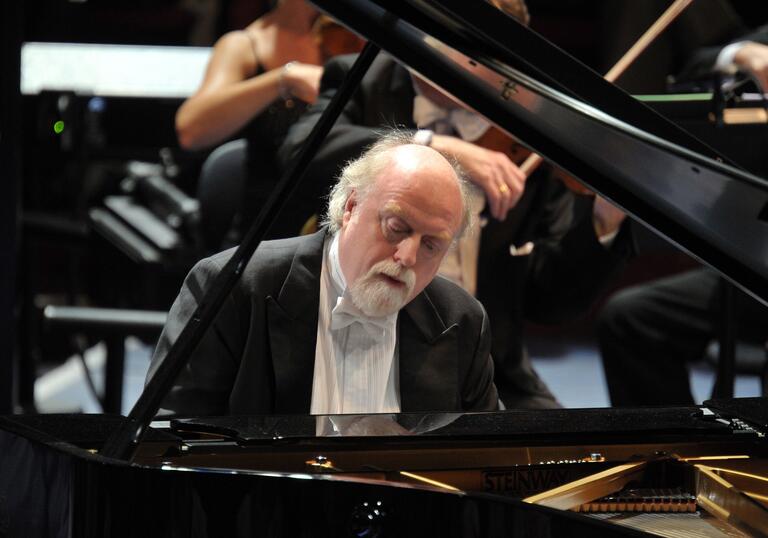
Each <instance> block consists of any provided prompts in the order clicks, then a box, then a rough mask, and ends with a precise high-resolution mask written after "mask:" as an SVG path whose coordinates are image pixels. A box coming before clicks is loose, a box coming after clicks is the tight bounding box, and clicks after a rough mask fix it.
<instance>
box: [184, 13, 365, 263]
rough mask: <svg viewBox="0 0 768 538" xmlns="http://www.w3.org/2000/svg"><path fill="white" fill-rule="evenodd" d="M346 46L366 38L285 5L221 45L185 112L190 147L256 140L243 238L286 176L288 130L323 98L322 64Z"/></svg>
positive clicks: (251, 147) (250, 151)
mask: <svg viewBox="0 0 768 538" xmlns="http://www.w3.org/2000/svg"><path fill="white" fill-rule="evenodd" d="M340 48H341V49H342V50H345V51H346V52H354V51H359V50H360V49H361V48H362V40H361V39H360V38H358V37H357V36H355V35H354V34H352V33H351V32H349V31H348V30H346V29H344V28H341V27H340V26H338V25H337V24H335V23H334V22H333V21H331V20H330V19H328V18H327V17H321V16H320V15H319V13H318V12H317V11H316V10H315V9H314V8H313V7H311V6H310V5H309V4H307V3H306V2H304V0H280V1H279V2H277V5H276V6H275V8H274V9H272V10H271V11H270V12H268V13H267V14H265V15H263V16H262V17H260V18H259V19H257V20H255V21H254V22H252V23H251V24H249V25H248V26H247V27H246V28H245V29H243V30H238V31H233V32H229V33H227V34H225V35H224V36H222V37H221V38H220V39H219V40H218V41H217V42H216V44H215V46H214V47H213V52H212V55H211V59H210V61H209V63H208V67H207V69H206V72H205V76H204V78H203V81H202V84H201V86H200V88H199V89H198V90H197V91H196V92H195V93H194V95H192V96H191V97H190V98H189V99H187V100H186V101H185V102H184V103H183V104H182V106H181V107H180V108H179V110H178V112H177V114H176V131H177V134H178V139H179V144H180V145H181V146H182V147H183V148H184V149H188V150H200V149H205V148H210V147H212V146H216V145H218V144H221V143H223V142H225V141H227V140H228V139H230V138H233V137H238V138H239V137H242V138H245V139H246V140H247V141H248V148H247V174H248V182H247V184H246V185H244V189H245V195H244V196H243V207H240V208H233V209H236V210H240V212H241V214H242V216H243V219H242V220H240V221H238V222H237V223H235V225H236V227H237V228H238V230H239V233H235V235H236V237H239V235H240V234H241V233H242V232H243V231H244V230H245V229H246V228H247V225H248V224H249V223H250V220H251V219H252V218H253V217H254V216H255V215H256V214H258V210H259V208H260V207H261V205H262V204H263V203H264V201H265V200H266V198H267V196H268V195H269V193H270V192H271V190H272V188H273V187H274V184H275V183H276V181H277V179H278V170H277V167H276V164H275V159H274V155H275V153H276V152H277V148H278V147H279V146H280V143H281V141H282V139H283V137H284V136H285V133H286V132H287V131H288V127H289V126H290V125H291V124H292V123H293V122H294V121H296V119H297V118H298V117H299V116H300V115H301V113H302V112H303V111H304V109H305V107H306V104H307V103H312V102H314V101H315V99H316V98H317V91H318V87H319V84H320V76H321V74H322V67H320V65H321V64H322V62H323V61H325V60H327V59H328V57H329V56H328V55H330V54H332V53H335V52H338V50H339V49H340ZM294 220H296V219H294ZM299 220H301V219H299ZM281 222H284V221H281ZM300 227H301V225H300V224H298V225H295V226H293V227H292V228H291V227H290V226H285V227H284V228H280V227H279V226H275V227H273V229H272V234H273V236H286V235H294V234H295V233H298V231H299V229H300ZM218 247H219V245H215V246H214V247H213V248H215V250H219V248H218Z"/></svg>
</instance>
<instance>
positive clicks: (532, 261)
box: [280, 1, 632, 408]
mask: <svg viewBox="0 0 768 538" xmlns="http://www.w3.org/2000/svg"><path fill="white" fill-rule="evenodd" d="M496 5H497V7H499V6H500V7H501V8H502V9H503V10H504V11H506V12H507V13H509V14H510V15H512V16H514V17H517V18H518V20H521V21H524V22H526V23H527V19H528V13H527V9H526V6H525V4H524V3H523V2H521V1H504V2H497V3H496ZM354 59H355V58H354V57H350V56H344V57H338V58H335V59H333V60H332V61H330V62H329V63H328V64H326V66H325V72H324V75H323V79H322V81H321V88H320V95H319V97H318V101H317V103H315V104H314V105H313V106H311V107H310V108H309V109H308V110H307V112H306V113H305V114H304V115H303V116H302V117H301V119H300V120H299V121H298V122H297V123H296V124H295V125H294V126H293V127H292V128H291V129H290V131H289V133H288V136H287V137H286V139H285V143H284V145H283V147H282V148H281V149H280V160H281V163H282V164H283V165H286V164H287V163H288V162H290V160H291V159H292V157H293V156H294V155H296V153H297V152H298V150H299V148H300V146H301V142H302V141H303V140H304V139H305V137H306V136H307V133H308V132H309V131H310V130H311V128H312V126H313V125H314V124H315V123H316V121H317V119H318V118H319V116H320V114H321V113H322V111H323V110H324V109H325V107H326V106H327V105H328V102H329V100H330V98H331V97H332V95H333V94H334V92H335V91H336V89H337V88H338V87H339V86H340V84H341V83H342V81H343V79H344V76H345V74H346V73H347V72H348V70H349V69H350V68H351V65H352V63H353V61H354ZM435 120H437V121H435ZM390 125H398V126H404V127H405V128H406V129H412V130H413V132H414V140H415V141H416V142H418V143H422V144H426V145H429V146H431V147H433V148H435V149H437V150H439V151H441V152H444V153H446V154H450V155H452V156H454V157H455V158H456V159H457V160H458V161H459V163H460V164H461V165H462V167H463V168H464V169H465V170H466V171H467V172H468V174H469V177H470V179H471V181H473V182H474V183H475V185H476V186H477V187H478V188H479V190H480V191H481V192H482V196H481V197H480V200H479V204H478V206H477V207H476V211H481V210H482V208H483V205H487V206H488V210H487V213H488V218H486V219H485V221H486V222H485V225H484V226H483V227H482V231H481V233H480V238H479V244H478V243H477V242H476V243H475V246H474V252H472V248H471V245H470V248H469V249H467V250H466V251H465V250H462V247H461V245H460V247H459V249H457V250H459V251H460V252H459V253H458V255H459V256H462V255H466V256H470V257H471V258H470V259H469V260H467V259H464V260H461V259H459V260H458V261H456V260H455V257H456V256H457V252H456V251H454V252H453V253H452V257H454V262H455V263H454V266H453V268H452V270H450V271H449V275H448V276H450V277H452V278H453V279H454V280H456V281H458V282H459V283H460V284H461V285H462V286H464V287H465V289H468V290H469V291H470V292H472V293H474V294H475V295H476V296H477V297H478V299H480V301H481V302H482V303H483V305H484V306H485V308H486V310H487V311H488V313H489V318H490V320H491V328H492V334H493V348H492V355H493V357H494V363H495V383H496V385H497V387H498V389H499V393H500V397H501V400H502V401H503V402H504V404H505V405H506V407H508V408H513V407H515V408H547V407H557V406H558V405H559V404H558V403H557V401H556V398H555V397H554V396H553V395H552V393H551V392H550V391H549V389H548V388H547V387H546V386H545V384H544V383H543V382H542V381H541V380H540V379H539V377H538V375H537V374H536V373H535V371H534V370H533V368H532V366H531V363H530V360H529V358H528V355H527V352H526V351H525V349H524V345H523V324H524V320H531V321H535V322H540V323H557V322H561V321H563V320H566V319H569V318H572V317H574V316H576V315H577V314H579V313H581V312H583V311H584V310H585V309H586V308H588V306H589V305H590V304H591V302H592V300H593V298H594V297H595V296H596V295H597V294H598V293H599V291H600V290H601V289H602V288H603V286H604V285H605V284H606V282H608V281H609V280H610V278H611V277H612V276H613V275H614V274H615V273H616V272H618V271H619V270H620V268H621V267H622V266H623V262H624V261H625V260H626V259H627V258H628V256H629V255H630V252H631V250H632V248H631V241H630V239H629V237H628V235H627V233H626V232H625V231H624V230H623V229H622V231H621V232H619V226H620V223H621V222H622V220H623V218H624V215H623V214H622V213H621V212H619V211H617V210H615V209H614V208H612V207H611V206H610V205H609V204H607V203H606V202H605V201H603V200H599V201H597V202H595V203H594V204H593V203H592V202H588V206H589V207H588V210H586V211H584V212H581V213H579V214H578V215H577V212H576V211H575V205H576V200H575V195H574V194H573V193H572V192H571V191H569V190H568V189H567V188H566V187H564V186H563V184H562V183H561V182H560V181H557V180H554V179H552V178H551V177H550V176H549V171H548V170H540V171H539V172H537V173H536V174H534V175H533V176H532V177H531V178H529V179H526V178H525V176H524V175H523V174H522V172H521V171H520V170H519V168H518V167H517V166H516V164H515V162H513V160H512V159H510V155H512V157H513V158H514V159H520V160H522V159H523V158H525V157H526V156H527V151H525V150H518V148H515V144H514V142H513V141H512V140H510V139H507V142H506V147H507V150H508V151H507V152H500V151H498V150H497V149H487V148H484V147H482V146H481V145H479V143H478V142H479V140H480V139H481V138H483V136H484V135H485V134H486V133H488V132H489V130H490V129H493V127H491V126H490V124H489V123H488V122H486V121H485V120H484V119H483V118H480V117H479V116H477V115H475V114H473V113H471V112H469V111H467V110H465V109H463V108H461V107H459V106H458V105H457V104H456V103H455V102H454V101H452V99H450V97H448V96H446V95H445V94H443V93H441V92H439V91H438V90H436V89H434V88H432V87H431V86H430V85H428V84H426V83H425V82H423V81H419V79H418V78H414V79H412V78H411V75H410V74H409V72H408V70H407V69H405V68H404V67H403V66H401V65H399V64H398V63H397V62H395V61H394V60H393V59H392V58H390V57H387V56H384V55H380V56H379V57H378V58H377V59H376V60H375V62H374V64H373V65H372V66H371V68H370V69H369V71H368V73H367V74H366V77H365V78H364V79H363V82H362V84H361V86H360V87H359V89H358V91H357V92H356V94H355V95H354V96H353V97H352V99H351V101H350V103H349V104H348V105H347V107H346V108H345V110H344V112H343V113H342V115H341V117H340V118H339V119H338V120H337V122H336V124H335V126H334V127H333V129H332V130H331V132H330V134H329V135H328V137H327V138H326V141H325V143H324V145H323V146H322V147H321V148H320V150H319V152H318V154H317V156H316V157H315V160H314V162H313V163H312V165H311V166H310V168H309V170H308V174H309V178H308V181H307V182H306V183H305V186H304V187H303V190H302V192H301V193H300V194H299V196H300V197H301V198H302V202H301V203H302V204H303V205H311V204H315V206H316V208H318V209H319V207H318V206H319V205H320V204H321V200H322V199H323V197H324V196H325V194H326V193H327V190H328V184H327V178H330V177H334V176H335V175H336V174H337V172H338V170H339V169H340V167H341V166H342V165H343V163H344V162H346V161H348V160H350V159H353V158H355V157H357V156H358V155H359V154H360V153H361V152H362V151H363V149H364V148H365V147H366V146H368V145H369V144H371V143H372V142H373V141H374V140H375V138H376V133H377V130H380V129H381V128H383V127H386V126H390ZM417 129H418V130H417ZM496 147H497V148H498V146H496ZM520 149H521V148H520ZM601 237H602V239H603V242H604V243H605V245H604V244H601V241H600V238H601ZM443 269H445V266H443V267H442V268H441V271H442V270H443ZM467 269H468V270H467Z"/></svg>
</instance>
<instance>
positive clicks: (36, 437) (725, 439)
mask: <svg viewBox="0 0 768 538" xmlns="http://www.w3.org/2000/svg"><path fill="white" fill-rule="evenodd" d="M765 403H766V402H765V400H764V399H760V398H754V399H744V400H730V401H712V402H708V403H707V404H706V407H700V408H697V407H679V408H669V409H665V408H658V409H654V408H648V409H614V410H598V409H586V410H561V411H538V412H533V411H513V412H508V413H480V414H466V415H462V414H449V415H440V414H436V415H408V414H406V415H380V416H379V415H372V416H359V417H358V416H352V415H347V416H342V417H322V416H320V417H309V416H262V417H211V418H206V419H179V420H173V421H171V422H170V424H169V423H168V422H165V423H156V424H155V426H156V427H155V428H152V429H150V431H149V434H148V435H147V437H146V439H145V441H144V442H142V444H141V445H140V446H139V448H138V452H137V456H136V458H135V461H134V463H133V464H132V465H127V464H125V463H124V462H120V461H115V460H109V459H107V458H103V457H101V456H99V455H97V454H94V453H93V452H95V451H98V450H99V449H100V448H101V445H102V443H103V440H104V436H105V435H106V434H108V432H109V431H110V430H111V429H112V428H113V427H114V425H115V423H116V421H117V420H118V417H112V416H102V417H76V416H61V417H57V416H39V417H8V418H5V419H2V420H1V421H0V450H1V452H0V453H2V454H3V469H4V470H3V472H2V473H0V498H2V499H3V504H2V505H0V510H2V511H1V512H0V516H2V517H0V521H3V522H5V525H6V526H5V529H4V530H6V531H8V532H9V533H10V534H11V535H13V534H14V532H16V531H18V530H19V529H20V528H22V527H20V526H21V525H26V527H24V528H25V529H26V535H28V536H47V535H49V534H46V532H45V529H49V528H55V526H56V525H60V526H63V527H64V528H68V529H70V533H71V535H72V536H107V535H109V536H118V535H119V536H140V535H141V536H145V535H148V534H150V535H156V536H161V535H169V536H187V535H189V536H224V535H232V536H245V535H248V536H262V535H263V536H468V537H469V536H485V537H488V536H566V535H567V536H581V535H606V536H624V535H627V536H637V535H640V534H638V532H637V531H638V530H642V531H644V532H652V533H654V534H659V535H662V536H752V535H765V534H768V454H766V445H765V442H764V441H765V438H764V435H765V431H766V430H767V429H768V412H766V409H768V406H766V405H765ZM318 432H320V433H321V435H318ZM19 484H24V485H25V492H26V495H21V496H19V495H18V494H17V492H14V488H18V487H19ZM35 531H36V532H35Z"/></svg>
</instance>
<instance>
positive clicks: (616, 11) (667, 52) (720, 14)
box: [602, 0, 768, 94]
mask: <svg viewBox="0 0 768 538" xmlns="http://www.w3.org/2000/svg"><path fill="white" fill-rule="evenodd" d="M742 4H743V3H742ZM755 4H757V3H755ZM668 5H669V2H668V1H666V0H645V1H643V2H630V1H618V2H617V1H614V2H603V3H602V18H603V27H604V35H603V43H604V46H603V47H602V51H603V59H602V64H603V66H604V67H607V66H611V65H613V63H614V62H615V61H616V60H617V59H618V58H619V57H620V56H621V55H622V54H623V53H624V51H626V50H627V48H628V47H629V46H630V45H631V44H632V43H634V41H635V40H636V39H637V37H638V36H639V35H640V34H641V33H642V32H643V31H644V30H645V29H646V28H647V27H648V26H649V25H650V24H651V23H652V22H653V21H654V20H656V19H657V18H658V16H659V15H660V14H661V13H662V12H663V11H664V9H666V8H667V7H668ZM739 7H740V8H743V6H741V5H740V6H739ZM747 7H749V6H747ZM752 9H753V10H754V11H755V15H756V16H758V17H759V16H760V9H761V8H760V7H759V6H753V7H752ZM762 9H763V11H764V8H762ZM742 12H744V9H741V10H740V11H737V10H736V9H734V5H732V4H731V3H730V2H728V1H727V0H695V1H694V2H692V3H691V5H690V6H688V7H687V8H686V10H685V11H684V12H683V13H682V14H681V15H680V16H679V17H678V18H677V19H676V20H675V22H673V23H672V24H671V25H670V27H669V28H668V29H667V30H666V31H665V32H663V33H662V34H661V35H660V36H659V37H658V38H657V39H656V40H654V42H653V43H652V44H651V45H650V46H649V47H648V49H647V50H646V51H644V53H643V54H642V55H641V56H640V57H639V58H638V59H637V60H636V61H635V62H634V63H633V64H632V66H630V67H629V68H628V69H627V70H626V71H625V72H624V73H623V74H622V75H621V76H620V77H619V78H618V80H617V81H616V84H617V85H618V86H620V87H622V88H624V89H626V90H627V91H629V92H630V93H633V94H649V93H666V92H667V91H668V90H669V89H670V87H671V88H672V89H675V90H678V89H679V90H682V91H685V90H694V89H701V88H703V87H709V88H711V85H712V81H713V79H714V77H713V75H714V73H715V72H718V71H719V72H726V73H727V72H731V71H732V68H734V67H735V68H738V69H742V70H744V71H746V72H748V73H750V74H751V75H752V76H755V77H756V78H757V79H758V80H760V81H761V82H762V83H763V85H765V82H766V80H768V78H766V77H768V49H766V47H765V45H766V44H768V26H759V25H761V24H762V25H765V24H766V23H767V22H768V20H765V19H760V20H749V21H745V20H744V18H743V17H742ZM746 13H747V14H750V15H751V12H749V11H747V12H746ZM763 15H764V13H763ZM756 25H757V26H756Z"/></svg>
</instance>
